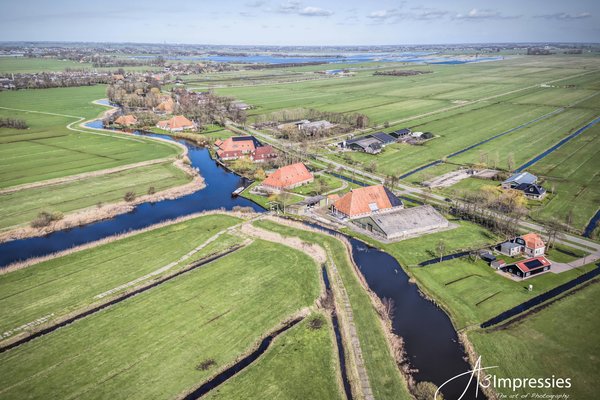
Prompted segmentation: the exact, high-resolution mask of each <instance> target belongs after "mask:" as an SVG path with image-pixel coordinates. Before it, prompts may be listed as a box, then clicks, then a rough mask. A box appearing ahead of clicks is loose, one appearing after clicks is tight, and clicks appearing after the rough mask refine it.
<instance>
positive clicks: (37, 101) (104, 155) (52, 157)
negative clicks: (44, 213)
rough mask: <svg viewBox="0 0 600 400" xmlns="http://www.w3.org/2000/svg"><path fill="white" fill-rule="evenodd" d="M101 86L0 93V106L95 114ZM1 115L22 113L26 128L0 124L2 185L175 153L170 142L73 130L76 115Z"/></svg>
mask: <svg viewBox="0 0 600 400" xmlns="http://www.w3.org/2000/svg"><path fill="white" fill-rule="evenodd" d="M104 90H105V88H104V87H103V86H92V87H78V88H65V89H63V88H61V89H44V90H22V91H16V92H2V93H0V107H9V108H16V109H21V110H31V111H40V112H48V113H56V114H64V115H71V116H77V117H83V118H86V119H90V118H94V117H96V116H97V115H99V114H100V113H101V112H102V111H104V110H106V107H103V106H99V105H96V104H92V103H91V102H92V101H93V100H96V99H100V98H103V97H105V94H104ZM0 117H11V118H22V119H25V120H26V121H27V123H28V124H29V126H30V127H29V129H27V130H17V129H8V128H2V129H0V144H1V148H0V160H1V161H0V188H6V187H10V186H14V185H19V184H24V183H30V182H37V181H42V180H46V179H52V178H58V177H63V176H68V175H74V174H78V173H83V172H90V171H97V170H101V169H106V168H112V167H116V166H121V165H125V164H132V163H136V162H140V161H146V160H152V159H157V158H165V157H175V156H176V155H177V154H179V153H180V152H181V150H180V149H179V148H178V147H176V146H174V145H169V144H164V143H159V142H156V141H150V140H147V139H143V138H139V137H130V136H125V135H122V134H108V135H105V134H102V135H100V134H97V133H84V132H74V131H70V130H68V129H67V128H66V125H68V124H70V123H72V122H76V121H77V118H71V117H64V116H57V115H48V114H36V113H27V112H17V111H12V110H6V109H2V108H0Z"/></svg>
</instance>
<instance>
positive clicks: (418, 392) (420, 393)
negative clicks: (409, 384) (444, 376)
mask: <svg viewBox="0 0 600 400" xmlns="http://www.w3.org/2000/svg"><path fill="white" fill-rule="evenodd" d="M437 389H438V388H437V386H435V384H433V383H431V382H419V383H417V384H416V385H415V388H414V391H413V394H414V395H415V398H416V399H417V400H431V399H433V396H434V395H435V391H436V390H437ZM437 399H438V400H443V399H444V397H443V396H442V394H441V393H438V395H437Z"/></svg>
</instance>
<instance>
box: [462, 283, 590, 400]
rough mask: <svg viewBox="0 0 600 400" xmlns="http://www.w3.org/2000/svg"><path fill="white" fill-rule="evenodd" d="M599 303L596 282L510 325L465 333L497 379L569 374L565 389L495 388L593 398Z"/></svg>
mask: <svg viewBox="0 0 600 400" xmlns="http://www.w3.org/2000/svg"><path fill="white" fill-rule="evenodd" d="M598 301H600V285H598V281H597V280H596V281H595V283H592V284H591V285H590V286H588V287H585V288H583V289H581V290H578V291H576V292H575V293H573V294H570V295H569V294H567V295H566V296H565V297H563V298H562V299H560V300H558V302H556V303H553V304H551V305H549V306H548V307H545V308H542V309H541V310H540V311H538V312H537V313H534V314H532V315H529V316H527V317H525V319H523V320H521V321H518V322H515V323H512V324H510V325H509V326H508V327H506V328H503V329H500V330H495V329H486V330H480V329H477V330H473V331H469V332H467V335H468V337H469V340H470V341H471V343H473V345H474V346H475V350H476V351H477V352H478V353H479V354H480V355H481V356H482V361H483V364H484V366H497V367H498V368H494V369H491V370H488V371H489V372H490V373H493V374H494V375H496V376H497V377H498V378H552V377H555V378H562V379H565V378H570V379H571V387H570V388H568V389H566V388H563V389H560V388H554V389H528V388H519V389H517V390H515V391H512V390H511V389H506V388H504V389H502V388H500V389H498V391H499V392H500V393H503V394H504V395H506V396H507V397H508V396H510V395H514V394H516V395H518V396H528V394H529V393H531V392H533V391H534V390H535V392H536V393H540V395H544V394H545V395H551V394H554V395H562V394H566V395H568V396H570V398H572V399H591V398H594V397H595V396H596V389H595V388H596V382H597V380H598V375H599V374H600V359H599V358H598V356H597V355H598V354H600V344H599V343H600V336H599V333H598V332H599V331H598V323H597V321H598V320H597V310H596V305H597V304H598Z"/></svg>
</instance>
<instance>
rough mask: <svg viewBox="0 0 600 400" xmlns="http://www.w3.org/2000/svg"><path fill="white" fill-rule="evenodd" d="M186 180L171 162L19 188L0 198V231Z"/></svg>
mask: <svg viewBox="0 0 600 400" xmlns="http://www.w3.org/2000/svg"><path fill="white" fill-rule="evenodd" d="M189 181H190V177H189V176H188V175H187V174H186V173H185V172H183V171H182V170H181V169H179V168H177V167H175V166H174V165H173V164H171V163H165V164H154V165H149V166H144V167H139V168H135V169H130V170H125V171H121V172H116V173H113V174H107V175H102V176H98V177H94V178H87V179H81V180H76V181H72V182H68V183H62V184H58V185H51V186H45V187H40V188H32V189H23V190H19V191H16V192H12V193H7V194H3V195H0V231H2V230H4V229H7V228H14V227H15V226H18V225H24V224H25V225H26V224H28V223H30V222H31V221H33V220H34V219H35V218H36V217H37V215H38V214H39V213H40V212H42V211H46V212H57V211H60V212H62V213H63V214H67V213H70V212H74V211H77V210H81V209H84V208H88V207H94V206H96V207H97V206H100V207H102V205H103V204H106V203H116V202H119V201H123V198H124V196H125V193H128V192H134V193H135V194H136V196H143V195H145V194H148V192H149V190H150V188H154V191H155V192H159V191H161V190H165V189H168V188H171V187H174V186H179V185H183V184H185V183H187V182H189Z"/></svg>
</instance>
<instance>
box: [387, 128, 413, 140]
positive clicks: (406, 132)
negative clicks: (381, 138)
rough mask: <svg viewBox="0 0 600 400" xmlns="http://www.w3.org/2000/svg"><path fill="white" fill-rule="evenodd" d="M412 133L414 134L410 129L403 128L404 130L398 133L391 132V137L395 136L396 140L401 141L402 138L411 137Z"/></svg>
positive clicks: (399, 130)
mask: <svg viewBox="0 0 600 400" xmlns="http://www.w3.org/2000/svg"><path fill="white" fill-rule="evenodd" d="M411 133H412V131H411V130H410V129H408V128H403V129H398V130H397V131H394V132H391V133H390V136H393V137H395V138H396V139H400V138H403V137H405V136H408V135H410V134H411Z"/></svg>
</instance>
